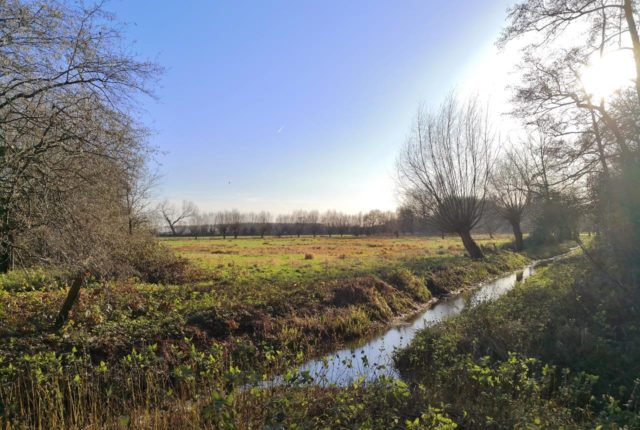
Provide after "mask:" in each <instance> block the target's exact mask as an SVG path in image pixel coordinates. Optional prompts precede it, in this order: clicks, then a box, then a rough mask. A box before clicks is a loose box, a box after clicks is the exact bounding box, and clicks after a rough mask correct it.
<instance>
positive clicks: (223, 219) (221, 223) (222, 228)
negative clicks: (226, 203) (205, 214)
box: [215, 211, 230, 239]
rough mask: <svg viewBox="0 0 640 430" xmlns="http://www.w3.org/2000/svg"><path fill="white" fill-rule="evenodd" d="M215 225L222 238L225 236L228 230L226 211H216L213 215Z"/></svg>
mask: <svg viewBox="0 0 640 430" xmlns="http://www.w3.org/2000/svg"><path fill="white" fill-rule="evenodd" d="M215 220H216V225H217V227H218V231H219V232H220V235H221V236H222V238H223V239H226V238H227V232H228V231H229V222H230V221H229V216H228V212H224V211H221V212H218V213H216V215H215Z"/></svg>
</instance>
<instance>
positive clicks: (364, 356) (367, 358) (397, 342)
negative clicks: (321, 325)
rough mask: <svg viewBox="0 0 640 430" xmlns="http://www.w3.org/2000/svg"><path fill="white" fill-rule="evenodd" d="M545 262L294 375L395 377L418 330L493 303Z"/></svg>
mask: <svg viewBox="0 0 640 430" xmlns="http://www.w3.org/2000/svg"><path fill="white" fill-rule="evenodd" d="M556 258H558V257H556ZM554 259H555V258H554ZM549 260H551V259H548V260H541V261H537V262H535V263H533V264H531V265H529V266H527V267H525V268H524V269H522V270H519V271H517V272H513V273H511V274H509V275H506V276H502V277H500V278H498V279H495V280H493V281H491V282H487V283H485V284H481V285H480V286H478V287H476V288H474V289H472V290H470V291H468V292H466V293H463V294H460V295H457V296H452V297H449V298H443V299H441V300H440V301H439V302H437V303H436V304H435V305H434V306H432V307H430V308H428V309H426V310H424V311H423V312H421V313H419V314H417V315H415V316H413V317H412V318H410V319H408V320H406V321H404V322H403V323H401V324H398V325H395V326H392V327H390V328H389V329H388V330H387V331H385V332H384V333H382V334H380V335H378V336H376V337H373V338H371V339H368V340H361V341H360V342H359V343H356V344H354V345H351V346H350V347H348V348H345V349H341V350H339V351H336V352H334V353H332V354H330V355H327V356H325V357H323V358H321V359H316V360H312V361H309V362H307V363H305V364H303V365H302V366H301V367H300V368H299V369H298V371H299V373H300V374H303V375H305V376H308V377H311V378H313V381H314V383H317V384H322V385H328V384H336V385H346V384H348V383H350V382H353V381H354V380H356V379H357V378H364V380H365V381H371V380H374V379H376V378H378V377H380V376H383V375H385V376H393V377H399V374H398V372H397V370H396V369H395V368H394V365H393V359H392V356H393V353H394V351H395V350H396V349H399V348H403V347H406V346H407V345H409V343H411V341H412V340H413V338H414V337H415V335H416V333H417V332H418V331H419V330H420V329H422V328H424V327H427V326H432V325H435V324H437V323H438V322H440V321H442V320H444V319H446V318H448V317H450V316H452V315H457V314H459V313H460V312H461V311H462V310H463V309H464V308H466V307H473V306H476V305H478V304H480V303H482V302H486V301H493V300H495V299H497V298H498V297H500V296H502V295H503V294H505V293H506V292H507V291H509V290H511V289H512V288H513V287H514V286H515V285H516V284H517V283H518V282H520V281H523V280H525V279H527V278H528V277H529V276H531V275H532V274H533V273H534V271H535V266H537V265H539V264H540V263H542V262H546V261H549Z"/></svg>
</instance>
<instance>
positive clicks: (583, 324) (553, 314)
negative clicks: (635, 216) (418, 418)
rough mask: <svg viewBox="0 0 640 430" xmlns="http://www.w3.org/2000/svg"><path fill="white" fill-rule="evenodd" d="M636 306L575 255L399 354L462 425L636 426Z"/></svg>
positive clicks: (432, 399)
mask: <svg viewBox="0 0 640 430" xmlns="http://www.w3.org/2000/svg"><path fill="white" fill-rule="evenodd" d="M638 304H640V295H639V294H638V291H637V289H633V290H624V291H623V290H620V289H619V288H618V287H615V286H613V285H611V284H610V283H609V281H608V279H605V278H603V276H602V275H601V274H599V273H598V272H595V271H594V270H593V269H592V268H591V267H590V266H589V265H588V264H587V263H586V262H585V260H584V259H583V257H575V258H572V259H570V260H567V261H562V262H557V263H554V264H552V265H550V266H548V267H545V268H542V269H540V271H539V273H538V274H536V275H535V276H534V277H533V278H530V280H529V281H528V282H527V283H526V284H524V285H521V286H519V287H517V288H516V289H514V290H513V291H512V292H510V293H509V294H507V295H506V296H505V297H503V298H501V299H499V300H498V301H496V302H494V303H489V304H485V305H482V306H479V307H477V308H473V309H470V310H468V311H465V312H464V313H463V314H462V315H460V316H459V317H456V318H453V319H451V320H449V321H447V322H446V323H444V324H440V325H438V326H435V327H432V328H428V329H426V330H424V331H423V332H421V333H420V334H419V335H418V336H417V337H416V339H415V340H414V342H413V343H412V345H411V346H410V347H409V348H407V349H405V350H403V351H401V352H400V353H399V354H398V355H397V358H396V361H397V365H398V367H399V368H400V369H401V372H402V374H403V376H404V377H405V380H407V381H409V382H410V383H411V384H412V385H414V386H415V387H427V388H426V390H424V391H423V392H422V393H421V394H420V399H421V401H423V402H424V404H441V405H446V406H445V407H444V409H445V412H446V413H447V414H448V416H450V417H451V418H452V419H453V420H454V421H456V422H457V423H458V424H460V425H462V426H463V427H465V428H513V427H522V428H560V427H564V428H595V427H596V426H598V425H602V426H604V427H605V428H637V427H638V426H639V425H640V415H638V406H639V404H638V393H637V391H638V384H639V382H640V381H639V380H638V377H639V376H640V331H638V327H640V317H639V316H638V312H637V306H638ZM418 391H419V390H417V389H416V391H415V392H413V393H417V392H418ZM413 393H412V395H417V394H413Z"/></svg>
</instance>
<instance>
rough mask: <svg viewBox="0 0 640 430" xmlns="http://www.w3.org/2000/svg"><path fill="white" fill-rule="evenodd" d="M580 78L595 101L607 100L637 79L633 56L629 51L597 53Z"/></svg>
mask: <svg viewBox="0 0 640 430" xmlns="http://www.w3.org/2000/svg"><path fill="white" fill-rule="evenodd" d="M580 79H581V81H582V84H583V85H584V88H585V90H586V91H587V93H588V94H589V95H590V96H591V99H592V101H593V102H597V103H599V102H601V101H607V100H608V99H610V98H611V96H613V95H614V94H615V93H616V92H618V91H619V90H621V89H623V88H626V87H628V86H629V85H631V84H632V82H633V80H634V79H635V67H634V63H633V57H632V56H631V55H630V53H629V52H627V51H615V52H611V53H606V54H604V55H603V56H600V55H596V56H594V58H593V59H592V60H591V61H590V63H589V65H588V66H587V67H585V68H584V70H583V72H582V73H581V76H580Z"/></svg>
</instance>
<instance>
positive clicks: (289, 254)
mask: <svg viewBox="0 0 640 430" xmlns="http://www.w3.org/2000/svg"><path fill="white" fill-rule="evenodd" d="M509 239H510V238H509V237H508V236H504V235H501V236H497V237H496V238H495V239H491V238H489V237H488V236H479V237H478V243H479V244H480V245H481V246H483V247H487V248H490V249H494V247H496V246H501V245H503V244H506V243H508V242H509ZM162 243H163V244H165V245H166V246H168V247H169V248H171V249H173V250H174V251H176V253H177V254H178V255H181V256H183V257H186V258H188V259H189V260H191V261H193V262H194V263H195V264H196V265H197V266H198V267H200V268H202V269H204V270H205V271H206V272H207V277H208V278H213V279H215V280H217V281H220V282H227V283H235V284H238V283H251V284H260V283H262V282H269V283H273V282H280V283H292V282H307V281H309V280H312V279H323V280H326V279H329V278H332V279H334V278H344V277H348V276H353V275H364V274H369V273H372V272H377V271H380V270H382V269H388V268H391V267H401V266H404V265H406V264H407V262H411V261H413V262H414V263H415V264H420V262H422V261H424V260H425V257H427V258H428V259H429V260H430V261H431V260H432V259H434V258H436V259H437V258H440V259H443V258H448V257H460V256H462V255H464V247H463V246H462V243H461V242H460V240H459V239H457V238H453V237H446V238H445V239H441V238H439V237H429V238H428V240H426V239H425V238H423V237H413V236H408V237H401V238H390V237H382V238H381V237H354V236H345V237H317V238H314V237H310V236H309V237H302V238H295V237H285V238H277V237H268V238H265V239H260V238H239V239H227V240H223V239H221V238H200V239H198V240H194V239H193V238H190V239H182V238H180V239H172V238H169V239H164V240H163V241H162Z"/></svg>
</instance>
